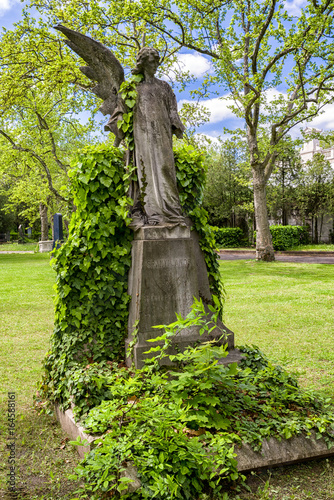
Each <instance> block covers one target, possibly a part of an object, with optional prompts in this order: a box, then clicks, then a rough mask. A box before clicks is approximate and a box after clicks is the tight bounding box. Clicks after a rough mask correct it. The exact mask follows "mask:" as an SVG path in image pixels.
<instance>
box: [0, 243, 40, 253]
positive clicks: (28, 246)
mask: <svg viewBox="0 0 334 500" xmlns="http://www.w3.org/2000/svg"><path fill="white" fill-rule="evenodd" d="M37 251H38V243H37V241H33V242H31V243H2V244H1V245H0V252H37Z"/></svg>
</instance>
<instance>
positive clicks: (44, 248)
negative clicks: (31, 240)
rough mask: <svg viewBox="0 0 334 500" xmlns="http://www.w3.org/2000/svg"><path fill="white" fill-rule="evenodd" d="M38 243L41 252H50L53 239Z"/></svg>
mask: <svg viewBox="0 0 334 500" xmlns="http://www.w3.org/2000/svg"><path fill="white" fill-rule="evenodd" d="M38 245H39V251H40V252H41V253H45V252H51V251H52V249H53V240H48V241H39V242H38Z"/></svg>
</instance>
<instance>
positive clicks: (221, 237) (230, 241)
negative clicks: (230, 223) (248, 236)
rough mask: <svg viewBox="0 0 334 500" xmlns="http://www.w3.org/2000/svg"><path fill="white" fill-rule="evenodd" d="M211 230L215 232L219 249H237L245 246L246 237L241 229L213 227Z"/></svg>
mask: <svg viewBox="0 0 334 500" xmlns="http://www.w3.org/2000/svg"><path fill="white" fill-rule="evenodd" d="M211 229H212V230H213V231H214V238H215V240H216V245H217V247H220V248H236V247H241V246H242V245H243V244H244V235H243V232H242V230H241V229H240V227H215V226H211Z"/></svg>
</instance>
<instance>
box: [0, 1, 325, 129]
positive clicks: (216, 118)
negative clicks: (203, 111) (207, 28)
mask: <svg viewBox="0 0 334 500" xmlns="http://www.w3.org/2000/svg"><path fill="white" fill-rule="evenodd" d="M303 4H304V0H291V1H287V2H286V6H287V9H288V11H289V13H290V14H293V15H298V14H299V12H300V7H301V6H302V5H303ZM22 8H23V4H22V3H21V2H20V0H0V26H3V27H6V28H8V29H11V28H12V27H13V23H15V22H17V21H19V20H20V18H21V11H22ZM179 62H180V64H181V65H183V66H184V68H185V69H189V70H191V71H192V73H193V74H194V76H195V77H196V78H197V79H198V82H199V83H200V82H201V81H202V79H203V76H204V75H205V74H206V72H210V70H211V64H210V61H209V60H208V59H207V58H205V57H204V56H202V55H199V54H191V53H187V54H180V56H179ZM176 95H177V99H178V102H179V106H181V105H182V102H183V101H184V100H189V95H188V92H184V93H182V94H179V93H177V92H176ZM225 97H227V99H219V98H216V97H215V98H213V99H207V100H206V101H203V102H202V104H204V105H206V107H207V108H208V110H209V111H210V112H211V116H210V122H209V123H207V124H205V125H203V126H202V127H200V128H199V129H198V132H199V133H203V134H206V135H207V136H209V137H211V138H212V139H214V138H216V137H218V136H222V135H223V129H224V127H227V128H231V129H233V128H235V127H240V126H242V124H243V122H242V121H241V120H239V119H237V118H235V117H234V115H233V113H232V112H231V110H230V109H229V108H228V104H229V100H228V96H225ZM303 125H304V126H306V125H307V126H312V127H316V128H319V129H323V130H334V104H332V105H329V106H328V107H327V108H326V111H325V113H323V114H321V115H320V116H318V117H317V118H316V119H315V120H313V121H312V122H311V123H310V124H306V123H305V124H303ZM299 129H300V125H299V126H298V127H296V128H295V130H293V131H292V135H293V136H295V137H296V136H298V135H299Z"/></svg>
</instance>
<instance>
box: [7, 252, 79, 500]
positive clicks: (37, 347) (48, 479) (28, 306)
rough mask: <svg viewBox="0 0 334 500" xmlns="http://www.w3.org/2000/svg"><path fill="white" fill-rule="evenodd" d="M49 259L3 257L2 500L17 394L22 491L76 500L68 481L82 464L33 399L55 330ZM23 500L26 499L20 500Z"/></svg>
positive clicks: (25, 495)
mask: <svg viewBox="0 0 334 500" xmlns="http://www.w3.org/2000/svg"><path fill="white" fill-rule="evenodd" d="M49 263H50V257H49V255H46V254H8V255H0V276H1V292H0V296H1V301H0V332H1V334H0V433H1V435H2V436H3V437H4V439H1V440H0V441H1V444H0V498H6V496H2V495H1V493H2V494H3V495H5V491H6V489H7V488H6V483H5V478H6V474H7V473H8V464H7V459H8V456H7V455H6V451H5V449H4V446H5V445H4V443H5V439H6V438H7V436H8V428H7V412H6V410H7V392H8V391H14V392H15V393H16V399H17V406H16V430H17V438H18V439H17V442H16V465H17V466H18V468H19V473H18V481H17V485H18V486H19V487H20V492H21V494H22V498H25V499H26V498H28V499H29V500H35V499H36V500H37V499H38V500H42V499H50V500H51V499H52V500H58V499H59V500H60V499H67V498H71V497H73V496H74V495H70V492H71V491H73V490H74V489H75V487H74V486H75V485H74V484H72V483H70V482H69V481H68V480H67V474H69V473H70V472H72V470H73V468H74V467H75V463H76V462H77V460H78V457H77V454H76V452H75V451H74V450H73V449H72V447H70V446H69V445H67V447H66V446H65V447H63V448H61V447H62V446H63V445H64V444H65V442H64V439H65V438H66V436H65V435H64V433H63V432H62V430H61V429H60V428H59V426H58V425H57V423H56V422H55V420H54V419H53V418H52V417H50V416H47V415H44V416H38V414H37V412H36V411H35V410H34V409H33V406H32V404H33V394H34V393H35V392H36V384H37V381H38V380H39V378H40V375H41V367H42V360H43V357H44V355H45V353H46V352H47V350H48V347H49V339H50V335H51V333H52V329H53V302H52V294H53V284H54V281H55V275H54V272H53V271H52V269H51V267H50V264H49ZM19 498H21V496H20V497H19Z"/></svg>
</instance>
